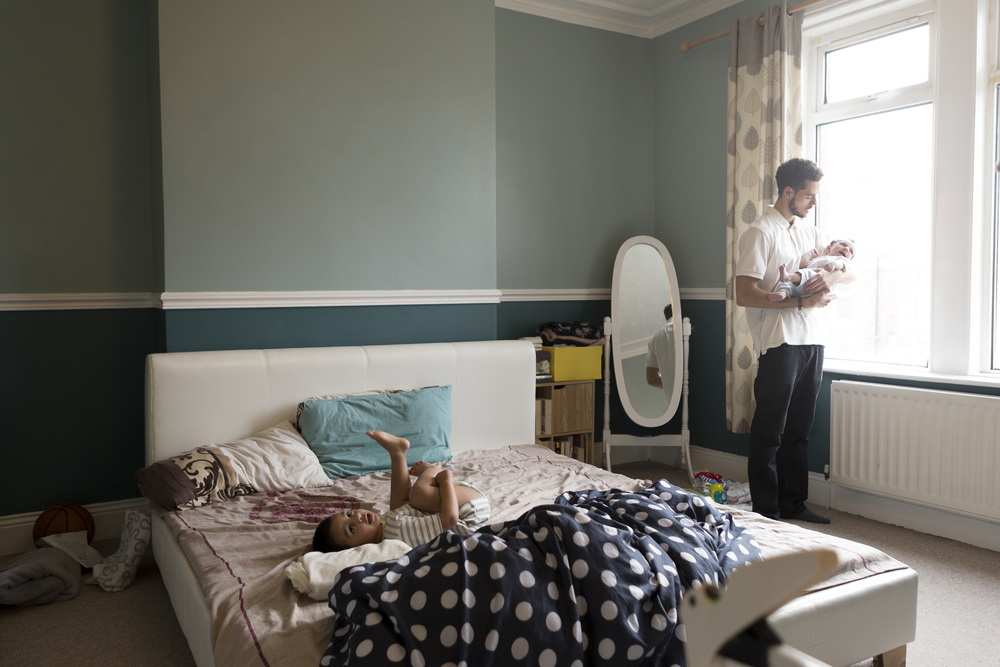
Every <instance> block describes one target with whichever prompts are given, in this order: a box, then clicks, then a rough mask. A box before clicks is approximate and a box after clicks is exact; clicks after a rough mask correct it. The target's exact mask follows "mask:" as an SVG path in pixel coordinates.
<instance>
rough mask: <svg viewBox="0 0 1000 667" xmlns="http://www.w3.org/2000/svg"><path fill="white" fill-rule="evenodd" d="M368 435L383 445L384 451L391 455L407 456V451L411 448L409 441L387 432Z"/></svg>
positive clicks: (370, 432)
mask: <svg viewBox="0 0 1000 667" xmlns="http://www.w3.org/2000/svg"><path fill="white" fill-rule="evenodd" d="M366 435H367V436H368V437H369V438H371V439H372V440H374V441H375V442H377V443H378V444H380V445H382V449H384V450H385V451H387V452H389V454H402V455H403V456H406V450H408V449H409V448H410V441H409V440H407V439H406V438H400V437H399V436H396V435H392V434H391V433H386V432H385V431H368V432H367V434H366Z"/></svg>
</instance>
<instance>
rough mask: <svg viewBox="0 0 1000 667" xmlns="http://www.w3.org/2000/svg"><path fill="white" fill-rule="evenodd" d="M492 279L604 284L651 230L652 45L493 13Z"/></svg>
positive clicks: (517, 283) (519, 283)
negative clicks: (618, 257) (618, 260)
mask: <svg viewBox="0 0 1000 667" xmlns="http://www.w3.org/2000/svg"><path fill="white" fill-rule="evenodd" d="M496 44H497V48H496V53H497V56H496V72H497V74H496V89H497V111H496V118H497V128H496V132H497V286H498V287H500V288H501V289H519V288H553V289H554V288H601V287H603V288H607V287H609V286H610V285H611V271H612V267H613V266H614V263H615V253H617V251H618V247H619V246H620V245H621V244H622V242H623V241H625V240H626V239H628V238H630V237H632V236H636V235H638V234H647V235H648V234H652V232H653V225H652V223H653V171H652V167H653V146H652V144H651V143H650V137H651V135H652V131H653V110H652V99H651V91H650V82H651V79H652V60H651V56H652V44H651V42H650V40H648V39H642V38H639V37H631V36H628V35H621V34H618V33H613V32H607V31H604V30H597V29H595V28H586V27H582V26H577V25H570V24H568V23H560V22H558V21H554V20H550V19H543V18H539V17H537V16H531V15H528V14H522V13H519V12H514V11H509V10H503V9H498V10H497V11H496Z"/></svg>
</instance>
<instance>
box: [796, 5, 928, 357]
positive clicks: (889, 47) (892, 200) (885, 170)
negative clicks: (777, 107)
mask: <svg viewBox="0 0 1000 667" xmlns="http://www.w3.org/2000/svg"><path fill="white" fill-rule="evenodd" d="M929 32H930V31H929V28H928V26H927V24H926V23H925V24H923V25H919V26H916V27H906V28H904V29H902V30H899V31H897V32H892V33H889V34H880V35H876V36H873V37H870V38H867V39H864V38H862V41H858V42H856V43H853V44H850V43H849V44H847V45H844V46H839V45H838V44H836V43H834V44H833V45H831V46H830V47H828V49H827V50H826V51H825V52H824V53H821V54H819V56H820V58H822V63H823V66H822V68H821V69H820V71H821V73H822V76H823V79H824V80H823V81H822V82H821V84H822V85H821V87H820V95H821V99H819V100H818V101H817V108H818V109H821V110H822V113H821V114H817V115H816V119H815V123H816V154H817V161H818V162H819V165H820V167H821V168H822V169H823V172H824V174H825V176H824V178H823V181H822V187H821V190H820V198H819V206H818V207H817V209H818V211H817V213H816V216H817V223H818V224H819V225H820V227H821V228H822V230H823V232H824V234H825V235H826V236H828V237H830V238H837V237H847V238H850V239H853V240H854V242H855V245H856V248H857V256H856V258H855V259H854V261H853V262H852V264H851V269H850V270H851V272H853V273H854V274H855V278H856V280H855V281H854V282H853V283H851V284H841V285H839V286H838V287H837V288H836V292H837V296H838V298H837V300H836V301H835V302H834V303H833V304H832V305H831V306H830V307H829V308H826V309H825V310H824V311H819V312H817V313H815V314H814V315H816V316H818V317H821V318H822V323H823V328H824V330H825V331H826V356H827V358H828V359H848V360H857V361H877V362H881V363H892V364H905V365H911V366H926V365H927V360H928V350H929V340H930V309H929V308H928V303H927V301H928V297H929V294H930V271H931V238H932V237H931V216H932V210H933V206H932V204H933V202H932V200H931V174H932V171H931V148H932V146H931V138H932V122H933V115H932V114H933V109H932V105H931V103H930V99H931V94H930V86H929V85H928V71H929V58H928V45H929V41H930V40H929ZM921 89H923V90H925V91H926V97H925V98H924V97H922V96H921V95H920V91H921ZM904 90H905V92H906V96H905V104H906V105H905V106H903V105H900V106H896V107H893V105H892V104H888V105H886V104H884V102H885V100H886V99H889V100H892V99H893V98H899V99H901V100H902V99H904V98H903V96H901V95H900V92H901V91H904ZM914 90H916V91H917V95H916V97H915V96H914V94H913V92H914ZM875 100H881V101H882V102H883V104H879V105H877V106H878V108H877V110H874V112H873V108H872V107H873V106H875V105H873V104H871V103H872V102H873V101H875Z"/></svg>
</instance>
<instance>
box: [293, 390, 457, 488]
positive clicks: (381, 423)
mask: <svg viewBox="0 0 1000 667" xmlns="http://www.w3.org/2000/svg"><path fill="white" fill-rule="evenodd" d="M371 430H378V431H386V432H388V433H392V434H393V435H398V436H399V437H401V438H406V439H407V440H409V441H410V450H409V452H407V455H406V460H407V463H408V464H409V465H413V464H414V463H416V462H417V461H428V462H431V463H438V462H441V461H446V460H448V459H450V458H451V445H450V444H449V438H450V437H451V385H446V386H444V387H428V388H427V389H417V390H416V391H405V392H398V393H393V394H377V395H362V396H351V397H349V398H338V399H333V400H320V401H309V402H308V403H306V404H305V405H303V407H302V436H303V437H304V438H305V439H306V442H308V443H309V447H311V448H312V450H313V451H314V452H316V457H317V458H318V459H319V462H320V464H321V465H322V466H323V470H325V471H326V474H327V475H328V476H329V477H349V476H352V475H367V474H369V473H372V472H385V471H387V470H389V469H390V468H391V467H392V464H391V462H390V460H389V452H387V451H385V450H384V449H382V447H381V445H379V444H378V443H377V442H375V441H374V440H372V439H371V438H369V437H368V436H367V435H365V433H366V432H367V431H371Z"/></svg>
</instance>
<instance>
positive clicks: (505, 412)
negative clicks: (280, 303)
mask: <svg viewBox="0 0 1000 667" xmlns="http://www.w3.org/2000/svg"><path fill="white" fill-rule="evenodd" d="M446 384H450V385H452V396H451V407H452V434H451V447H452V450H453V451H461V450H465V449H490V448H494V447H502V446H505V445H515V444H526V443H531V442H534V438H535V352H534V347H533V346H532V344H531V343H530V342H528V341H523V340H517V341H482V342H472V343H429V344H420V345H379V346H368V347H319V348H299V349H283V350H232V351H221V352H173V353H166V354H151V355H149V357H148V358H147V359H146V465H149V464H151V463H154V462H156V461H160V460H162V459H165V458H168V457H171V456H175V455H177V454H180V453H182V452H186V451H188V450H190V449H193V448H194V447H198V446H201V445H207V444H212V443H224V442H231V441H232V440H236V439H239V438H243V437H246V436H248V435H252V434H254V433H257V432H258V431H261V430H263V429H265V428H268V427H269V426H274V425H275V424H277V423H278V422H280V421H281V420H282V419H293V418H294V416H295V407H296V405H298V403H299V402H300V401H302V400H304V399H306V398H309V397H311V396H322V395H325V394H340V393H349V392H358V391H367V390H371V389H416V388H418V387H427V386H431V385H446Z"/></svg>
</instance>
